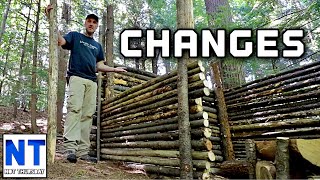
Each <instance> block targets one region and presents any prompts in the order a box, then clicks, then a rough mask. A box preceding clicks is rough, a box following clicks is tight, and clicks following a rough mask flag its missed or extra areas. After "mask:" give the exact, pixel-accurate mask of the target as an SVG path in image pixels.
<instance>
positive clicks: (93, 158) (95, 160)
mask: <svg viewBox="0 0 320 180" xmlns="http://www.w3.org/2000/svg"><path fill="white" fill-rule="evenodd" d="M80 159H81V160H84V161H87V162H92V163H97V158H95V157H91V156H89V154H86V155H82V156H80Z"/></svg>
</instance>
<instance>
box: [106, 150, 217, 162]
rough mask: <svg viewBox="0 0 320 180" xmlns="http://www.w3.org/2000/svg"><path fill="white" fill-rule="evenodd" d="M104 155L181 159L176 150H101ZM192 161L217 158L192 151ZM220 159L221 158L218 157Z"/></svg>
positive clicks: (209, 153)
mask: <svg viewBox="0 0 320 180" xmlns="http://www.w3.org/2000/svg"><path fill="white" fill-rule="evenodd" d="M101 153H102V154H106V155H117V156H139V157H148V156H149V157H163V158H179V157H180V153H179V151H174V150H133V149H106V148H102V149H101ZM191 155H192V159H197V160H210V161H215V160H216V159H217V158H216V156H215V154H214V153H213V152H212V151H207V152H201V151H192V153H191ZM218 159H220V157H219V156H218Z"/></svg>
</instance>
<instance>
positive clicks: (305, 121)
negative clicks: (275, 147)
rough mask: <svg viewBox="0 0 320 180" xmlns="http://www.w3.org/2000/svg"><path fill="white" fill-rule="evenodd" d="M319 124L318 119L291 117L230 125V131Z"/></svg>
mask: <svg viewBox="0 0 320 180" xmlns="http://www.w3.org/2000/svg"><path fill="white" fill-rule="evenodd" d="M312 126H320V121H319V119H313V118H305V119H301V118H299V119H292V120H287V121H275V122H266V123H256V124H249V125H238V126H231V131H235V132H236V131H244V130H261V129H267V130H272V129H276V128H290V127H291V128H294V127H312Z"/></svg>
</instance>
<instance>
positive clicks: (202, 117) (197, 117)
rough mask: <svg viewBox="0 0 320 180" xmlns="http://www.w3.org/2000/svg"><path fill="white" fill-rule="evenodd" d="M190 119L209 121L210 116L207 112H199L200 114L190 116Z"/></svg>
mask: <svg viewBox="0 0 320 180" xmlns="http://www.w3.org/2000/svg"><path fill="white" fill-rule="evenodd" d="M189 118H190V119H191V120H193V119H208V118H209V115H208V113H207V112H198V113H195V114H190V115H189Z"/></svg>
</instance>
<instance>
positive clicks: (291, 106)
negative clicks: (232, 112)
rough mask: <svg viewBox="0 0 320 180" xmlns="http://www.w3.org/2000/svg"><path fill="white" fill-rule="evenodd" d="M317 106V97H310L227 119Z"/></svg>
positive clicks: (260, 115) (246, 117)
mask: <svg viewBox="0 0 320 180" xmlns="http://www.w3.org/2000/svg"><path fill="white" fill-rule="evenodd" d="M318 107H320V103H319V102H318V99H311V100H307V101H300V102H292V103H286V104H283V105H280V106H274V107H271V108H269V109H270V110H265V109H264V108H261V109H260V111H259V112H250V113H249V114H242V115H238V116H231V117H230V118H229V120H230V121H235V120H241V119H251V118H256V117H264V116H267V115H274V114H283V113H288V112H294V111H301V110H309V109H316V108H318Z"/></svg>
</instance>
